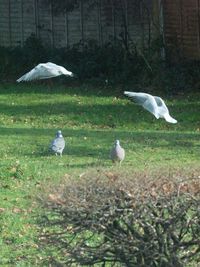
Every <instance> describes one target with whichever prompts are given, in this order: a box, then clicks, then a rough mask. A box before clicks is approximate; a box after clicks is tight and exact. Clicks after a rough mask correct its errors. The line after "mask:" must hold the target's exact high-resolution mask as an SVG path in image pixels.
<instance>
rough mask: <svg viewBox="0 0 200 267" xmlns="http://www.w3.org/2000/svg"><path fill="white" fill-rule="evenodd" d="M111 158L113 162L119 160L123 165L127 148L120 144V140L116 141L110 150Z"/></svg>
mask: <svg viewBox="0 0 200 267" xmlns="http://www.w3.org/2000/svg"><path fill="white" fill-rule="evenodd" d="M110 158H111V160H112V162H116V161H118V162H119V163H120V166H121V163H122V161H123V160H124V158H125V150H124V149H123V148H122V147H121V146H120V142H119V140H116V141H115V144H114V146H113V148H112V149H111V151H110Z"/></svg>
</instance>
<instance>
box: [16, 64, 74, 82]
mask: <svg viewBox="0 0 200 267" xmlns="http://www.w3.org/2000/svg"><path fill="white" fill-rule="evenodd" d="M60 75H66V76H71V77H73V76H74V74H73V73H72V72H71V71H68V70H66V69H65V68H64V67H62V66H59V65H56V64H54V63H51V62H47V63H40V64H38V65H37V66H36V67H35V68H34V69H32V70H31V71H29V72H27V73H26V74H24V75H23V76H22V77H20V78H19V79H17V82H22V81H32V80H42V79H49V78H52V77H56V76H60Z"/></svg>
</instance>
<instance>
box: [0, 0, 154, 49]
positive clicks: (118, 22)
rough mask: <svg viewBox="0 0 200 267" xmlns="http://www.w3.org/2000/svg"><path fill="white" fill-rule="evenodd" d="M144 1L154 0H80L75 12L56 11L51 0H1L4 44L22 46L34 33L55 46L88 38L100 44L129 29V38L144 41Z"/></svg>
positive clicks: (0, 38) (0, 24) (0, 27)
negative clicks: (46, 1)
mask: <svg viewBox="0 0 200 267" xmlns="http://www.w3.org/2000/svg"><path fill="white" fill-rule="evenodd" d="M145 1H146V2H147V3H148V2H151V1H152V0H97V1H95V4H91V3H89V2H85V1H84V0H81V4H80V6H79V8H77V9H75V10H73V11H72V12H68V13H65V14H55V13H54V11H53V9H52V6H51V3H50V4H47V3H44V1H43V0H0V42H1V45H3V46H12V47H13V46H17V45H21V46H23V45H24V42H25V41H26V39H27V38H28V37H29V36H30V35H31V34H32V33H34V34H35V35H36V36H37V37H39V38H41V40H42V41H43V43H44V44H48V45H49V44H50V45H51V46H52V47H65V46H71V45H73V44H77V43H80V42H81V41H87V40H89V39H93V40H96V41H97V42H98V43H99V44H100V45H101V44H103V43H106V42H110V41H115V40H116V39H120V38H122V37H124V36H126V35H125V34H124V32H125V31H126V30H127V32H128V37H129V41H130V40H131V41H132V42H134V43H135V44H141V43H143V45H144V43H145V42H146V40H147V37H148V34H149V23H148V20H147V18H146V16H147V15H148V14H147V13H146V12H144V10H142V9H141V5H140V4H141V2H142V3H144V2H145ZM150 12H151V10H150ZM147 24H148V25H147ZM125 25H126V26H127V28H126V27H124V26H125ZM141 40H142V41H141ZM146 43H147V42H146Z"/></svg>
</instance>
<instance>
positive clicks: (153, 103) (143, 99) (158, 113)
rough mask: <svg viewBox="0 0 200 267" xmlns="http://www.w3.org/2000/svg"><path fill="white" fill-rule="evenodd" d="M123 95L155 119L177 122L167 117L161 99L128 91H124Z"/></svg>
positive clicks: (166, 110) (166, 109) (167, 111)
mask: <svg viewBox="0 0 200 267" xmlns="http://www.w3.org/2000/svg"><path fill="white" fill-rule="evenodd" d="M124 94H125V95H126V96H128V97H130V98H131V99H132V100H134V101H135V102H136V103H137V104H139V105H141V106H142V107H143V108H144V109H146V110H148V111H149V112H150V113H152V114H153V115H154V116H155V117H156V119H159V118H163V119H165V120H166V121H167V122H170V123H177V120H175V119H174V118H172V117H171V116H170V115H169V110H168V108H167V106H166V105H165V102H164V101H163V99H162V98H161V97H158V96H152V95H150V94H146V93H135V92H128V91H125V92H124Z"/></svg>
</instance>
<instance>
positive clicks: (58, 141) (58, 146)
mask: <svg viewBox="0 0 200 267" xmlns="http://www.w3.org/2000/svg"><path fill="white" fill-rule="evenodd" d="M50 148H51V150H52V151H53V152H54V153H55V154H56V156H57V154H60V156H62V152H63V149H64V148H65V140H64V138H63V136H62V132H61V131H57V133H56V138H55V139H54V140H53V141H52V143H51V146H50Z"/></svg>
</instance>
